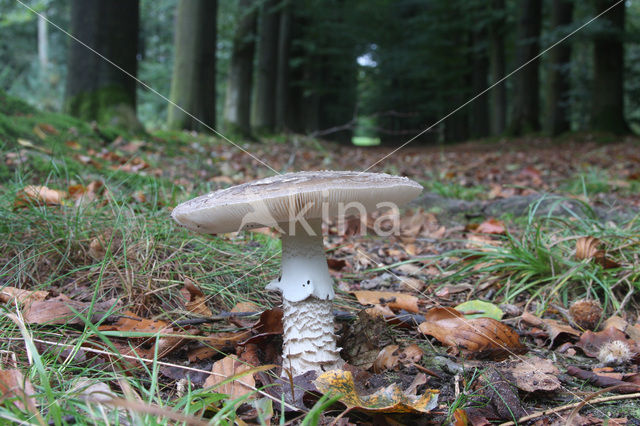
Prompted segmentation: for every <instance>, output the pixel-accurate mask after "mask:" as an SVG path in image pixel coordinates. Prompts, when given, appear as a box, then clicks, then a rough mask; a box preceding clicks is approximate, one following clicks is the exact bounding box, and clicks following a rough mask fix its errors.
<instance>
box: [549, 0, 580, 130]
mask: <svg viewBox="0 0 640 426" xmlns="http://www.w3.org/2000/svg"><path fill="white" fill-rule="evenodd" d="M573 1H574V0H553V2H552V4H551V29H552V30H556V29H557V28H562V31H560V32H558V31H556V33H559V34H561V35H562V36H564V35H566V34H567V33H568V32H569V31H568V29H569V25H571V22H572V21H573ZM549 62H550V71H549V76H548V77H547V103H548V105H547V108H546V111H547V120H546V121H547V123H546V126H547V132H548V133H549V134H551V135H559V134H561V133H564V132H567V131H569V130H571V119H570V115H569V114H570V112H571V111H570V110H569V90H570V89H571V83H570V78H571V41H570V40H567V41H564V42H563V43H560V44H559V45H558V46H556V47H554V48H553V49H551V51H550V52H549Z"/></svg>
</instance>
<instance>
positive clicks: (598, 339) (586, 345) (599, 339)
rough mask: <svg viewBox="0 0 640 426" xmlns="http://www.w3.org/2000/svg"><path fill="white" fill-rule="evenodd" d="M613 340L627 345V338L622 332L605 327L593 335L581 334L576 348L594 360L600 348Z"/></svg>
mask: <svg viewBox="0 0 640 426" xmlns="http://www.w3.org/2000/svg"><path fill="white" fill-rule="evenodd" d="M615 340H620V341H623V342H627V343H628V340H627V336H625V334H624V332H622V331H620V330H618V329H617V328H615V327H607V328H605V329H604V330H602V331H598V332H595V333H594V332H593V331H590V330H587V331H585V332H584V333H583V334H582V336H581V337H580V341H579V342H578V343H576V346H577V347H579V348H580V349H582V351H583V352H584V353H585V355H587V356H590V357H592V358H595V357H597V356H598V353H599V352H600V348H602V346H603V345H605V344H606V343H609V342H613V341H615Z"/></svg>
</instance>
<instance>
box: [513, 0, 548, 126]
mask: <svg viewBox="0 0 640 426" xmlns="http://www.w3.org/2000/svg"><path fill="white" fill-rule="evenodd" d="M520 5H521V14H520V19H519V22H518V49H517V55H516V56H517V63H516V66H520V65H522V64H524V63H525V62H527V61H529V60H530V59H532V58H533V57H535V56H536V55H537V54H538V53H539V51H540V28H541V24H542V0H522V1H521V2H520ZM539 64H540V61H539V59H536V60H534V61H533V62H531V63H530V64H529V65H527V66H526V67H524V68H523V69H521V70H520V71H518V72H517V73H516V75H515V87H514V88H515V93H514V96H513V98H514V105H513V114H512V117H511V125H510V131H511V133H512V134H514V135H521V134H524V133H529V132H536V131H538V130H540V117H539V115H540V99H539V98H540V97H539V90H540V71H539Z"/></svg>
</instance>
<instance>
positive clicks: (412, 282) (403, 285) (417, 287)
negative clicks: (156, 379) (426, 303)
mask: <svg viewBox="0 0 640 426" xmlns="http://www.w3.org/2000/svg"><path fill="white" fill-rule="evenodd" d="M424 287H425V282H424V281H422V280H420V279H418V278H410V277H400V290H405V291H415V292H417V293H420V292H422V290H424Z"/></svg>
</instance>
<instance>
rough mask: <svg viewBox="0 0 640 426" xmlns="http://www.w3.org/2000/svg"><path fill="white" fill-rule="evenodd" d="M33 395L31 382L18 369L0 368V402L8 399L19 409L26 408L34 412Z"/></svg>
mask: <svg viewBox="0 0 640 426" xmlns="http://www.w3.org/2000/svg"><path fill="white" fill-rule="evenodd" d="M33 395H35V390H34V388H33V386H32V385H31V382H30V381H29V379H28V378H25V377H24V376H23V375H22V373H21V372H20V370H17V369H9V370H3V369H0V402H1V401H5V400H7V399H10V400H12V401H11V402H12V403H13V405H15V406H16V407H18V408H19V409H20V410H25V409H28V410H29V411H30V412H31V413H36V412H37V410H36V402H35V399H34V398H33Z"/></svg>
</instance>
